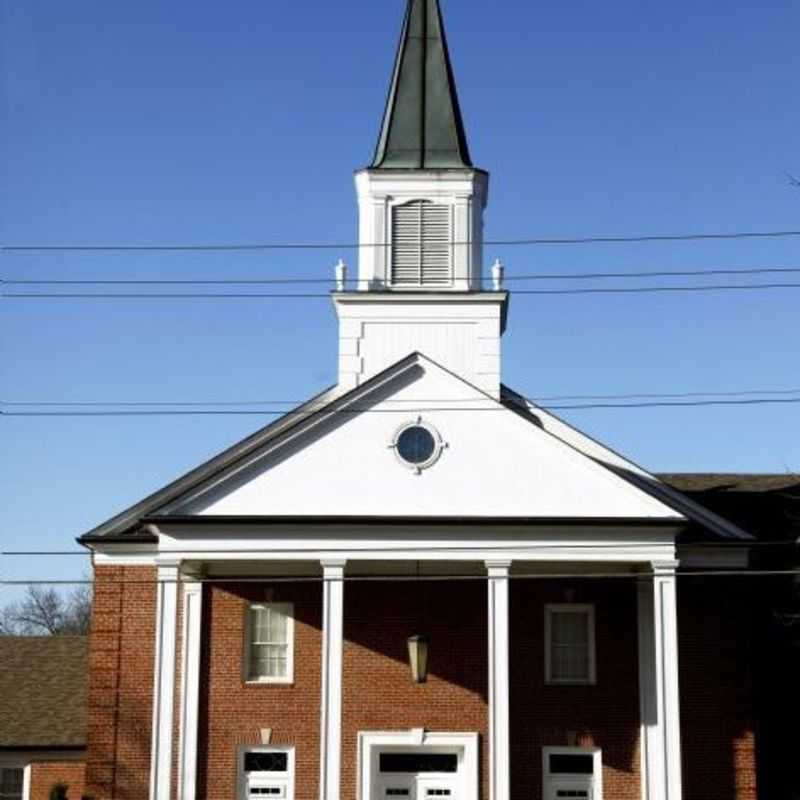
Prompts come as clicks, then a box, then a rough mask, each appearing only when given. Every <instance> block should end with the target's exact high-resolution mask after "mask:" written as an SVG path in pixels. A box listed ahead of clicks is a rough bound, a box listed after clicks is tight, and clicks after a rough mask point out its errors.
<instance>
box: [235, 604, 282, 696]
mask: <svg viewBox="0 0 800 800" xmlns="http://www.w3.org/2000/svg"><path fill="white" fill-rule="evenodd" d="M254 608H275V609H279V610H281V611H283V613H284V614H285V615H286V643H287V645H288V647H287V648H286V675H282V676H281V677H269V676H266V675H265V676H262V677H257V678H254V677H252V675H251V673H250V647H251V644H252V636H253V623H252V618H251V614H250V612H251V610H252V609H254ZM244 631H245V634H244V658H243V659H242V676H243V679H244V682H245V683H249V684H254V685H258V684H264V685H269V684H278V685H284V686H285V685H288V684H292V683H294V603H280V602H272V601H269V602H266V601H265V602H256V603H249V604H248V605H247V607H246V608H245V623H244Z"/></svg>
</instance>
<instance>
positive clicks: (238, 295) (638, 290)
mask: <svg viewBox="0 0 800 800" xmlns="http://www.w3.org/2000/svg"><path fill="white" fill-rule="evenodd" d="M767 289H773V290H774V289H800V283H751V284H742V285H738V284H711V285H707V286H637V287H614V288H583V289H517V290H515V291H514V293H513V294H514V296H519V295H539V296H546V295H549V296H553V295H581V294H583V295H592V294H596V295H600V294H649V293H674V292H721V291H736V292H741V291H763V290H767ZM331 296H332V293H330V292H318V293H312V292H201V293H198V292H174V293H163V292H136V293H133V292H130V293H127V292H126V293H121V292H68V293H67V292H64V293H54V292H2V293H0V298H6V299H9V300H203V299H205V300H269V299H271V300H310V299H317V300H319V299H328V298H330V297H331ZM387 296H389V293H387Z"/></svg>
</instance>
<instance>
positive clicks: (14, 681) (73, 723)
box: [0, 636, 88, 749]
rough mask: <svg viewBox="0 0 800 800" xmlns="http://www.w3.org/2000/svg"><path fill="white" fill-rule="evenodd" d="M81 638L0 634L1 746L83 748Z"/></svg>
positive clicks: (83, 645) (85, 667) (84, 675)
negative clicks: (0, 666)
mask: <svg viewBox="0 0 800 800" xmlns="http://www.w3.org/2000/svg"><path fill="white" fill-rule="evenodd" d="M87 653H88V641H87V638H86V637H85V636H0V665H2V668H0V748H11V747H14V748H21V749H22V748H39V747H47V748H54V749H55V748H72V747H75V748H78V747H85V746H86V683H87V674H88V672H87V670H88V657H87Z"/></svg>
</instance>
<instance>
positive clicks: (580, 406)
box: [0, 397, 800, 417]
mask: <svg viewBox="0 0 800 800" xmlns="http://www.w3.org/2000/svg"><path fill="white" fill-rule="evenodd" d="M332 402H333V401H332ZM795 403H800V397H759V398H749V399H745V398H743V399H736V400H724V399H717V400H671V401H670V400H663V401H652V402H649V401H646V402H639V403H605V402H598V403H570V404H566V405H548V406H540V407H539V408H541V410H542V411H581V410H599V409H644V408H703V407H710V406H759V405H791V404H795ZM518 408H519V410H522V411H526V410H530V411H531V412H532V413H535V411H536V407H534V408H532V409H526V408H525V407H523V406H519V407H518ZM292 410H293V409H288V410H287V409H280V410H273V409H230V408H225V409H222V408H217V409H198V408H191V409H176V408H159V409H150V410H142V409H112V410H103V411H98V410H85V411H75V410H70V411H60V410H59V411H53V410H47V411H5V410H2V409H0V417H157V416H196V417H203V416H283V415H285V414H290V413H291V412H292ZM298 411H300V410H299V409H298ZM444 411H446V412H451V411H461V412H485V411H490V412H495V413H497V412H504V411H505V412H509V411H510V412H513V411H514V409H512V408H510V407H508V406H503V405H497V406H490V407H486V406H480V407H475V408H468V407H467V408H465V407H464V406H429V407H417V406H412V407H409V408H372V407H367V408H338V409H329V410H328V409H326V407H325V406H319V407H317V408H313V409H306V410H303V411H302V414H303V415H305V416H312V415H314V414H317V413H327V414H431V413H435V412H444Z"/></svg>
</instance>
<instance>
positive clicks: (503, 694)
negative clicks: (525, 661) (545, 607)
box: [486, 561, 511, 800]
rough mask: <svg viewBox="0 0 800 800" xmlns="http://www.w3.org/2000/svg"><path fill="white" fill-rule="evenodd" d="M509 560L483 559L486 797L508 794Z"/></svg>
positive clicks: (495, 799) (501, 798)
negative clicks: (486, 670) (486, 652)
mask: <svg viewBox="0 0 800 800" xmlns="http://www.w3.org/2000/svg"><path fill="white" fill-rule="evenodd" d="M510 566H511V562H510V561H487V562H486V568H487V570H488V573H489V580H488V585H489V800H508V798H509V795H510V786H511V778H510V774H509V773H510V769H511V765H510V758H509V746H510V742H511V737H510V733H509V714H508V709H509V700H508V694H509V684H508V570H509V567H510Z"/></svg>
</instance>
